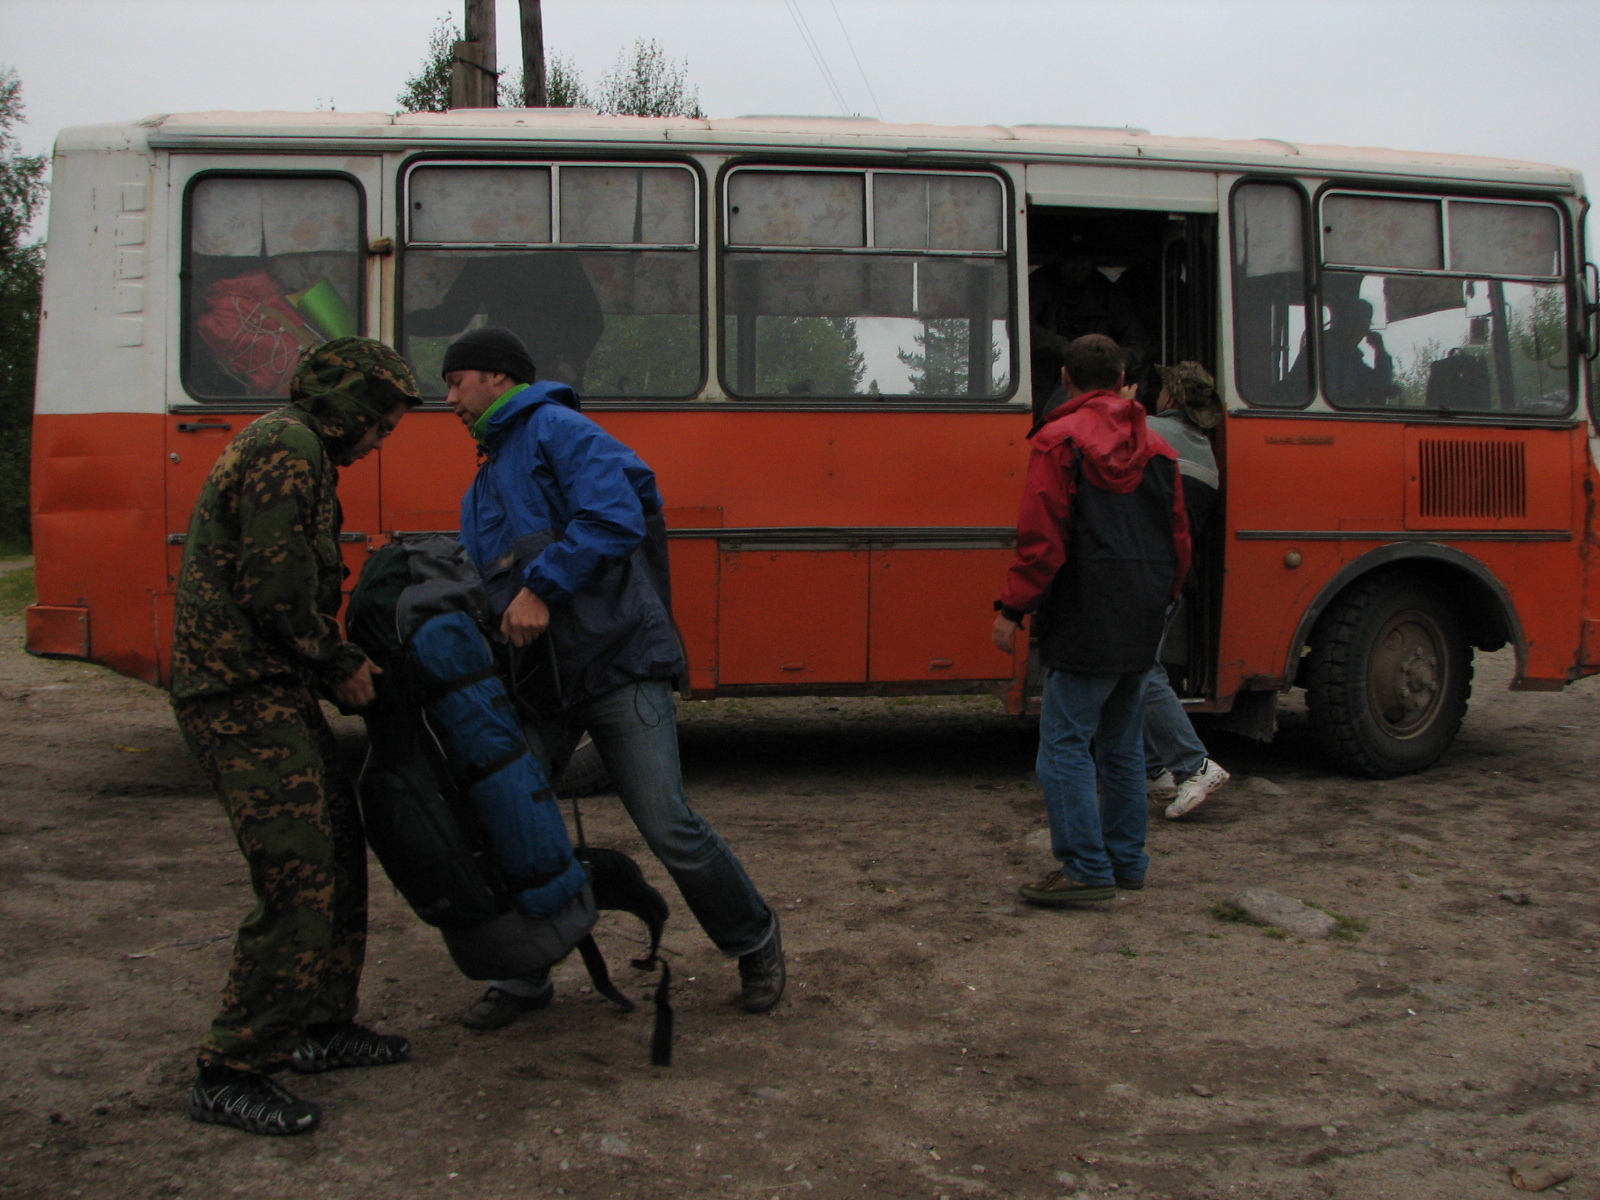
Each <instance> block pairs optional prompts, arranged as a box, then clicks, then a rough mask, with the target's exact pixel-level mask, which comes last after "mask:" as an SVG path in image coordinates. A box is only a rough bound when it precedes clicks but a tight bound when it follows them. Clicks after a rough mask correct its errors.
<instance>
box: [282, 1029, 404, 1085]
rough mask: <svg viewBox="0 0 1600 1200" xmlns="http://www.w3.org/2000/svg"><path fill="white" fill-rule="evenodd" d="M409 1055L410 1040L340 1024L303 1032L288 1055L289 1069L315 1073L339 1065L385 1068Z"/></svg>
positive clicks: (304, 1073)
mask: <svg viewBox="0 0 1600 1200" xmlns="http://www.w3.org/2000/svg"><path fill="white" fill-rule="evenodd" d="M410 1057H411V1043H410V1042H408V1041H406V1039H405V1038H403V1037H396V1036H395V1035H393V1034H387V1033H374V1032H373V1031H372V1030H370V1029H368V1028H367V1027H366V1026H365V1025H357V1024H356V1023H355V1022H354V1021H349V1022H347V1023H346V1024H343V1025H335V1026H332V1027H331V1028H326V1029H319V1030H316V1031H315V1032H313V1031H312V1030H307V1031H306V1036H305V1038H304V1039H303V1040H302V1041H301V1042H300V1044H299V1045H298V1046H296V1047H295V1048H294V1053H293V1054H291V1055H289V1069H290V1070H291V1071H293V1072H294V1073H295V1074H297V1075H317V1074H320V1073H321V1072H323V1071H337V1070H339V1069H340V1068H341V1067H388V1066H393V1065H394V1064H395V1063H402V1062H405V1060H406V1059H408V1058H410Z"/></svg>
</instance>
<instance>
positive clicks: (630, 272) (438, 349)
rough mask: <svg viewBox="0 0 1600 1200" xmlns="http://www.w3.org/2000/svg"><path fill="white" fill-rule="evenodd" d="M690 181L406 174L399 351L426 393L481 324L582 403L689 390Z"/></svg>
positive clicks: (675, 173)
mask: <svg viewBox="0 0 1600 1200" xmlns="http://www.w3.org/2000/svg"><path fill="white" fill-rule="evenodd" d="M696 197H697V179H696V176H695V175H694V173H693V172H692V171H690V170H689V169H688V168H686V167H680V166H672V165H666V164H620V165H587V164H583V165H574V164H560V163H543V164H523V163H518V164H481V163H480V164H424V165H421V166H418V167H416V168H414V169H413V170H412V171H411V172H410V173H409V175H408V177H407V180H406V218H407V220H406V253H405V257H404V261H403V263H402V264H401V272H402V277H403V285H402V289H401V293H402V303H401V316H400V338H401V345H402V347H403V349H404V353H405V354H406V356H407V358H408V359H410V361H411V363H412V365H413V366H414V367H415V369H416V371H417V377H418V380H419V381H420V382H421V384H422V386H423V390H424V394H426V395H433V396H439V395H442V394H443V392H444V387H443V383H442V381H441V380H440V378H439V363H440V361H441V360H442V358H443V355H444V348H445V347H446V346H447V345H448V344H449V343H450V342H451V341H452V340H453V339H454V338H456V337H458V336H459V335H460V334H461V333H463V332H465V331H466V330H468V329H471V328H475V327H477V326H480V325H503V326H505V327H507V328H509V329H511V330H513V331H514V332H515V333H516V334H517V335H518V336H519V337H521V338H522V340H523V341H524V342H525V343H527V346H528V349H529V351H530V352H531V353H532V355H533V360H534V364H535V365H536V366H537V367H538V370H539V376H540V378H542V379H556V380H560V381H561V382H563V383H570V384H572V385H573V386H574V387H576V388H577V389H578V390H579V391H580V392H582V393H583V394H584V395H585V396H594V397H602V398H604V397H657V398H672V397H685V396H691V395H694V394H695V393H696V392H697V391H699V389H700V385H701V381H702V380H703V378H704V375H705V369H704V362H703V357H704V356H703V353H702V348H701V347H702V343H703V341H704V337H703V333H702V307H703V306H702V299H701V282H700V281H701V261H700V254H699V225H700V222H699V211H698V203H697V199H696Z"/></svg>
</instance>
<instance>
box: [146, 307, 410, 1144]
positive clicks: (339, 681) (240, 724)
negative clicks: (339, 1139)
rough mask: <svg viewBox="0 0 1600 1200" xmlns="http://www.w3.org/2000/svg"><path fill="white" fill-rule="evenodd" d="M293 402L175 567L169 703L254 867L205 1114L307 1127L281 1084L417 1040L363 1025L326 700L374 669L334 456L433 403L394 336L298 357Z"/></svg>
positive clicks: (199, 1099) (205, 501) (344, 809)
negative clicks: (353, 592) (346, 554)
mask: <svg viewBox="0 0 1600 1200" xmlns="http://www.w3.org/2000/svg"><path fill="white" fill-rule="evenodd" d="M289 397H290V402H289V404H287V405H286V406H284V407H283V408H280V409H278V410H277V411H276V412H272V413H268V414H267V415H266V416H264V417H261V418H260V419H259V420H257V421H255V422H253V423H252V424H250V425H249V426H248V427H247V428H245V429H244V430H243V431H242V432H241V433H240V434H239V436H238V437H236V438H234V439H233V441H232V442H231V443H229V445H228V447H227V448H226V449H225V450H224V451H223V452H222V455H221V457H220V458H219V459H218V460H217V463H216V466H215V467H213V468H212V471H211V474H210V476H209V477H208V478H207V480H206V484H205V487H204V488H203V489H202V490H201V493H200V499H199V501H198V502H197V503H196V505H195V509H194V516H193V517H192V519H191V520H190V523H189V535H188V538H187V540H186V542H185V545H184V553H183V568H182V572H181V574H180V575H179V579H178V592H177V618H176V628H175V632H174V637H173V650H172V704H173V710H174V712H175V715H176V717H177V721H178V725H179V727H180V728H181V729H182V731H183V735H184V738H185V740H186V741H187V742H188V743H189V747H190V749H191V750H193V751H194V753H195V755H196V757H198V758H199V760H200V763H201V765H202V767H203V768H204V769H205V771H206V774H207V775H208V776H209V777H210V779H211V782H212V786H213V787H215V789H216V791H217V795H218V797H219V798H220V799H221V800H222V804H223V807H224V808H225V809H226V810H227V813H228V818H229V821H230V822H231V823H232V825H233V831H234V835H235V837H236V838H237V840H238V845H239V849H240V851H241V852H242V853H243V854H244V856H245V859H246V861H247V862H248V863H249V867H250V881H251V884H252V886H253V887H254V889H255V895H256V907H255V909H254V911H253V912H252V913H251V914H250V916H249V918H248V919H247V920H246V921H245V923H244V924H243V925H242V926H240V928H239V935H238V940H237V941H236V943H235V945H234V952H233V965H232V969H231V972H230V974H229V978H228V984H227V988H226V990H225V991H224V992H223V998H222V1011H221V1012H220V1013H219V1014H218V1015H217V1017H216V1019H215V1020H214V1021H213V1022H212V1025H211V1030H210V1033H209V1034H208V1036H207V1037H206V1039H205V1041H204V1043H203V1044H202V1045H201V1047H200V1052H199V1066H200V1075H199V1078H198V1079H197V1081H196V1083H195V1085H194V1089H193V1091H192V1092H191V1093H190V1099H189V1113H190V1115H191V1116H192V1117H194V1118H195V1119H196V1120H200V1121H211V1122H215V1123H218V1124H230V1125H237V1126H239V1127H240V1128H242V1129H247V1130H249V1131H250V1132H252V1133H269V1134H286V1133H301V1132H304V1131H306V1130H309V1129H312V1128H315V1126H316V1124H317V1122H318V1120H319V1119H320V1113H319V1111H318V1109H317V1107H316V1106H315V1105H314V1104H310V1103H308V1102H306V1101H301V1100H298V1099H296V1098H295V1097H294V1096H292V1095H291V1094H290V1093H288V1092H287V1091H285V1090H284V1089H283V1088H281V1087H279V1086H278V1085H277V1084H275V1083H273V1082H272V1081H271V1080H270V1079H268V1078H267V1076H268V1074H270V1073H271V1072H274V1071H278V1070H281V1069H282V1068H283V1067H285V1066H288V1067H291V1068H293V1069H294V1070H296V1071H300V1072H302V1073H308V1072H313V1071H323V1070H328V1069H330V1068H333V1067H344V1066H372V1065H378V1064H382V1063H389V1062H399V1061H401V1060H402V1059H403V1058H404V1057H405V1056H406V1053H407V1049H408V1047H407V1044H406V1042H405V1040H404V1039H403V1038H398V1037H383V1036H381V1035H378V1034H375V1033H373V1032H371V1031H370V1030H367V1029H363V1028H362V1027H361V1026H359V1025H356V1024H355V1022H354V1017H355V1013H356V1003H357V999H356V992H357V987H358V985H359V983H360V979H361V963H362V957H363V953H364V950H365V944H366V922H367V913H366V904H367V880H366V862H367V859H366V845H365V842H364V839H363V835H362V829H361V819H360V815H359V813H358V810H357V807H356V800H355V794H354V790H353V788H352V786H351V784H350V781H349V780H348V779H347V778H346V777H345V776H344V774H343V772H342V771H341V769H340V766H339V763H338V757H337V753H336V747H335V745H334V742H333V737H332V733H331V731H330V730H329V728H328V724H327V721H326V720H325V719H324V717H323V715H322V709H321V707H320V704H319V697H320V696H327V697H329V698H331V699H333V700H335V701H336V702H338V703H339V704H341V705H342V706H344V707H346V708H361V707H364V706H365V705H366V704H368V703H370V702H371V700H372V695H373V685H372V675H373V672H375V671H376V670H377V668H376V667H375V666H374V665H373V664H372V663H371V662H369V661H368V660H367V657H366V655H365V654H364V653H362V651H361V650H360V649H359V648H358V647H356V646H355V645H353V644H352V643H350V642H348V641H346V640H345V638H344V635H343V632H342V631H341V629H340V626H339V622H338V611H339V603H340V589H341V584H342V583H343V581H344V578H345V576H346V574H347V573H348V572H347V570H346V568H345V566H344V563H343V559H342V556H341V554H340V549H339V533H340V523H341V514H340V509H339V498H338V495H337V492H336V488H337V486H338V482H339V472H338V468H339V467H341V466H348V465H349V464H351V463H353V462H355V461H356V460H357V459H359V458H362V457H364V456H365V455H367V454H369V453H371V451H372V450H374V449H375V448H376V447H377V445H378V443H379V442H380V441H382V439H383V438H384V437H386V436H387V435H388V434H389V433H390V432H392V431H393V429H394V427H395V426H396V425H398V424H399V422H400V418H401V417H402V416H404V415H405V413H406V411H407V410H408V408H409V407H411V406H412V405H415V404H417V403H419V400H418V395H417V384H416V379H415V377H414V376H413V375H412V373H411V369H410V368H409V367H408V366H407V365H406V363H405V360H404V359H402V358H401V357H400V356H399V355H398V354H396V353H395V352H394V351H393V350H391V349H390V348H389V347H387V346H385V345H383V344H382V343H379V342H375V341H371V340H370V339H367V338H355V337H346V338H336V339H334V340H333V341H330V342H325V343H323V344H322V345H321V346H318V347H316V348H314V349H312V350H310V351H308V352H306V354H305V355H304V356H303V358H302V360H301V363H300V366H299V369H298V370H297V371H296V373H295V376H294V379H293V381H292V382H291V384H290V388H289Z"/></svg>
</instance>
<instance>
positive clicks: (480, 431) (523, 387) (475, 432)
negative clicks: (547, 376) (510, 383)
mask: <svg viewBox="0 0 1600 1200" xmlns="http://www.w3.org/2000/svg"><path fill="white" fill-rule="evenodd" d="M527 390H528V385H527V384H525V383H519V384H517V385H516V386H515V387H513V388H512V389H511V390H510V391H508V392H505V393H503V394H502V395H501V397H500V399H498V400H496V401H495V402H494V403H493V404H491V405H489V407H488V408H486V409H484V410H483V416H481V417H479V418H478V419H477V420H476V421H474V422H473V423H472V436H473V437H475V438H477V439H478V440H479V441H480V442H481V441H483V439H484V436H485V435H486V434H487V433H488V432H489V419H490V418H491V417H493V416H494V415H495V413H497V412H499V411H500V410H501V409H502V408H504V407H505V406H506V401H507V400H509V399H511V397H513V396H515V395H516V394H517V393H518V392H525V391H527Z"/></svg>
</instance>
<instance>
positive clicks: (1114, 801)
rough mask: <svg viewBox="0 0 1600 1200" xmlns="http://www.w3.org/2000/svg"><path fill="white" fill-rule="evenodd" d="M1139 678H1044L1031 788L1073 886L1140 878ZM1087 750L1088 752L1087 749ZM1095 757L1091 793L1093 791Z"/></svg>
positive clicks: (1145, 861) (1063, 674) (1138, 674)
mask: <svg viewBox="0 0 1600 1200" xmlns="http://www.w3.org/2000/svg"><path fill="white" fill-rule="evenodd" d="M1146 674H1147V673H1146V672H1144V671H1134V672H1130V673H1128V674H1126V675H1098V674H1097V675H1085V674H1079V673H1077V672H1075V671H1050V672H1048V673H1047V674H1046V676H1045V683H1044V708H1043V712H1042V713H1041V714H1040V718H1039V760H1038V771H1039V783H1040V784H1041V785H1042V786H1043V788H1044V803H1045V811H1046V812H1047V813H1048V814H1049V817H1050V846H1051V849H1052V850H1053V851H1054V853H1055V856H1056V858H1057V860H1059V861H1060V863H1061V869H1062V871H1064V872H1065V873H1066V874H1067V876H1068V877H1070V878H1072V879H1075V880H1077V881H1078V882H1079V883H1086V884H1092V885H1094V886H1096V887H1102V886H1109V885H1110V884H1111V883H1112V882H1113V881H1114V880H1115V878H1116V877H1118V876H1120V877H1122V878H1124V879H1143V878H1144V873H1145V871H1146V869H1148V867H1149V865H1150V859H1149V856H1148V855H1146V854H1145V852H1144V836H1145V828H1146V825H1147V823H1148V820H1149V815H1150V814H1149V801H1148V799H1147V798H1146V795H1145V776H1144V694H1145V678H1146ZM1091 744H1092V748H1091ZM1097 758H1098V789H1097V787H1096V782H1097V780H1096V775H1097V770H1096V767H1097V763H1096V759H1097Z"/></svg>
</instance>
